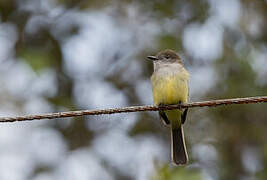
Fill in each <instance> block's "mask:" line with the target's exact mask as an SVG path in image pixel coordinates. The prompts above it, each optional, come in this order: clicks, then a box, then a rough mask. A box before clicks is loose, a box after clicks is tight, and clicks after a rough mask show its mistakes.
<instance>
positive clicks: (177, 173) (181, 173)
mask: <svg viewBox="0 0 267 180" xmlns="http://www.w3.org/2000/svg"><path fill="white" fill-rule="evenodd" d="M179 179H180V180H184V179H186V180H201V179H202V176H201V172H200V171H199V170H198V169H189V168H186V167H183V166H179V167H176V168H171V167H170V166H168V165H164V166H162V167H160V168H158V169H157V174H156V175H155V176H154V177H152V178H151V180H179Z"/></svg>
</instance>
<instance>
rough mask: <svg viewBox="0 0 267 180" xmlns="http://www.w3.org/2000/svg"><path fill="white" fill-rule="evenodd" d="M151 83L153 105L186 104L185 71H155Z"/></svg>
mask: <svg viewBox="0 0 267 180" xmlns="http://www.w3.org/2000/svg"><path fill="white" fill-rule="evenodd" d="M151 81H152V88H153V99H154V104H155V105H159V104H177V103H179V102H182V103H184V102H187V98H188V73H187V71H186V70H180V71H170V70H168V69H166V70H163V71H157V72H154V73H153V75H152V77H151Z"/></svg>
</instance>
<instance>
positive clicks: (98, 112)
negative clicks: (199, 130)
mask: <svg viewBox="0 0 267 180" xmlns="http://www.w3.org/2000/svg"><path fill="white" fill-rule="evenodd" d="M264 102H265V103H266V102H267V96H261V97H246V98H234V99H221V100H210V101H201V102H191V103H186V104H180V105H179V104H178V105H167V106H163V107H160V108H159V107H157V106H151V105H148V106H131V107H122V108H110V109H95V110H80V111H67V112H57V113H46V114H37V115H25V116H16V117H0V122H15V121H32V120H40V119H55V118H64V117H77V116H87V115H102V114H116V113H129V112H140V111H158V110H172V109H179V108H194V107H215V106H221V105H231V104H255V103H264Z"/></svg>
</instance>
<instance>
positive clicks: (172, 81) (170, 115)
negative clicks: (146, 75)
mask: <svg viewBox="0 0 267 180" xmlns="http://www.w3.org/2000/svg"><path fill="white" fill-rule="evenodd" d="M147 58H148V59H149V60H152V61H153V67H154V71H153V74H152V76H151V83H152V91H153V101H154V105H156V106H158V107H159V109H160V107H162V106H165V105H174V104H176V105H177V104H182V103H186V102H188V97H189V87H188V81H189V72H188V71H187V70H186V69H185V67H184V65H183V62H182V60H181V57H180V56H179V54H178V53H176V52H175V51H173V50H169V49H167V50H163V51H160V52H159V53H157V55H156V56H147ZM187 112H188V108H185V109H184V108H183V109H181V108H179V109H174V110H159V116H160V119H161V120H162V122H163V124H165V125H166V126H168V127H170V130H171V158H172V162H173V163H174V164H175V165H185V164H186V163H187V161H188V155H187V150H186V145H185V139H184V130H183V125H184V123H185V121H186V116H187Z"/></svg>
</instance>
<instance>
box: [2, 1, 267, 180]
mask: <svg viewBox="0 0 267 180" xmlns="http://www.w3.org/2000/svg"><path fill="white" fill-rule="evenodd" d="M266 19H267V1H266V0H257V1H251V0H220V1H218V0H201V1H193V0H179V1H175V0H165V1H164V0H151V1H145V0H136V1H134V0H101V1H97V0H0V116H14V115H24V114H38V113H45V112H58V111H69V110H80V109H95V108H112V107H124V106H132V105H150V104H152V91H151V84H150V75H151V74H152V69H153V68H152V63H151V62H149V61H147V60H146V56H147V55H154V54H156V52H158V51H160V50H163V49H167V48H170V49H174V50H175V51H177V52H178V53H180V55H181V56H182V58H183V61H184V64H185V66H186V68H187V69H188V70H189V72H190V73H191V79H190V96H191V98H190V100H191V101H199V100H210V99H220V98H233V97H246V96H260V95H266V94H267V65H266V63H267V45H266V42H267V21H266ZM266 108H267V105H266V104H257V105H255V104H254V105H233V106H224V107H217V108H194V109H191V110H190V111H189V115H188V119H187V122H186V124H185V137H186V143H187V149H188V153H189V158H190V162H189V163H188V165H187V166H183V167H174V166H173V165H172V164H171V162H170V140H169V138H170V137H169V130H168V129H167V128H165V127H163V126H162V124H161V123H160V121H159V118H158V114H157V113H156V112H142V113H140V112H138V113H128V114H116V115H103V116H94V117H93V116H88V117H85V116H84V117H79V118H64V119H54V120H42V121H31V122H18V123H2V124H0V147H1V148H0V179H1V180H28V179H29V180H54V179H57V180H63V179H64V180H91V179H92V180H98V179H99V180H102V179H103V180H115V179H116V180H124V179H125V180H126V179H127V180H128V179H137V180H146V179H151V180H165V179H166V180H169V179H172V180H173V179H189V180H198V179H205V180H216V179H242V180H250V179H267V170H266V168H267V140H266V138H267V123H266V120H267V111H266Z"/></svg>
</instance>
